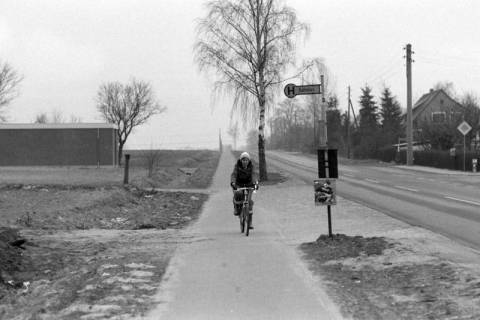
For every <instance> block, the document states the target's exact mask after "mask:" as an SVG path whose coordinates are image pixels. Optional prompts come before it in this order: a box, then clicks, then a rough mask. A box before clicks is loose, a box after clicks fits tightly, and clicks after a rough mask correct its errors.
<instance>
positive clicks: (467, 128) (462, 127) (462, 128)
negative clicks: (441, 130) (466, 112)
mask: <svg viewBox="0 0 480 320" xmlns="http://www.w3.org/2000/svg"><path fill="white" fill-rule="evenodd" d="M457 129H458V131H460V132H461V133H462V134H463V135H466V134H467V133H469V132H470V130H472V127H470V125H469V124H468V122H467V121H463V122H462V123H460V125H459V126H458V127H457Z"/></svg>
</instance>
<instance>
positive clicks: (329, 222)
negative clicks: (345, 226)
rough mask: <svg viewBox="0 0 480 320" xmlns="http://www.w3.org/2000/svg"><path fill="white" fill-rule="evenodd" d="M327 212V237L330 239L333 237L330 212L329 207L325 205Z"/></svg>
mask: <svg viewBox="0 0 480 320" xmlns="http://www.w3.org/2000/svg"><path fill="white" fill-rule="evenodd" d="M327 210H328V236H329V237H330V238H331V237H333V235H332V212H331V209H330V205H327Z"/></svg>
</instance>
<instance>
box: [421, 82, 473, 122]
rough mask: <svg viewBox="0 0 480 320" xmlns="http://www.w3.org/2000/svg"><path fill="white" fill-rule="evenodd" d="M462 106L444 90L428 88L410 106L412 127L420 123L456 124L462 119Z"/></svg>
mask: <svg viewBox="0 0 480 320" xmlns="http://www.w3.org/2000/svg"><path fill="white" fill-rule="evenodd" d="M463 114H464V107H463V106H462V105H461V104H460V103H458V102H457V101H455V100H454V99H453V98H451V97H450V96H449V95H448V94H447V93H446V92H445V91H444V90H442V89H438V90H433V89H430V92H429V93H426V94H424V95H423V96H422V97H421V98H420V99H418V101H417V102H416V103H415V105H414V106H413V108H412V121H413V127H414V128H418V127H420V126H421V125H422V124H425V123H428V124H458V123H460V122H461V121H462V117H463Z"/></svg>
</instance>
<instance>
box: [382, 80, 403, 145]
mask: <svg viewBox="0 0 480 320" xmlns="http://www.w3.org/2000/svg"><path fill="white" fill-rule="evenodd" d="M380 106H381V109H380V116H381V118H382V124H381V126H380V127H381V132H382V135H381V136H382V140H383V141H382V144H384V145H386V144H393V143H397V141H398V138H399V137H400V136H401V135H402V127H401V122H402V110H401V109H400V103H398V101H397V99H396V98H395V96H393V95H392V93H391V92H390V89H389V88H385V89H383V92H382V97H381V102H380Z"/></svg>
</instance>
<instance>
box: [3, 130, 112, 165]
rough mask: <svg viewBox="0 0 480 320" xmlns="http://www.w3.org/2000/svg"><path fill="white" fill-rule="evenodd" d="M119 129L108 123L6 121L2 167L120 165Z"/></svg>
mask: <svg viewBox="0 0 480 320" xmlns="http://www.w3.org/2000/svg"><path fill="white" fill-rule="evenodd" d="M117 130H118V129H117V128H116V127H115V126H114V125H113V124H106V123H68V124H66V123H61V124H14V123H3V124H0V166H116V165H117V164H118V155H117V150H118V138H117Z"/></svg>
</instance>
